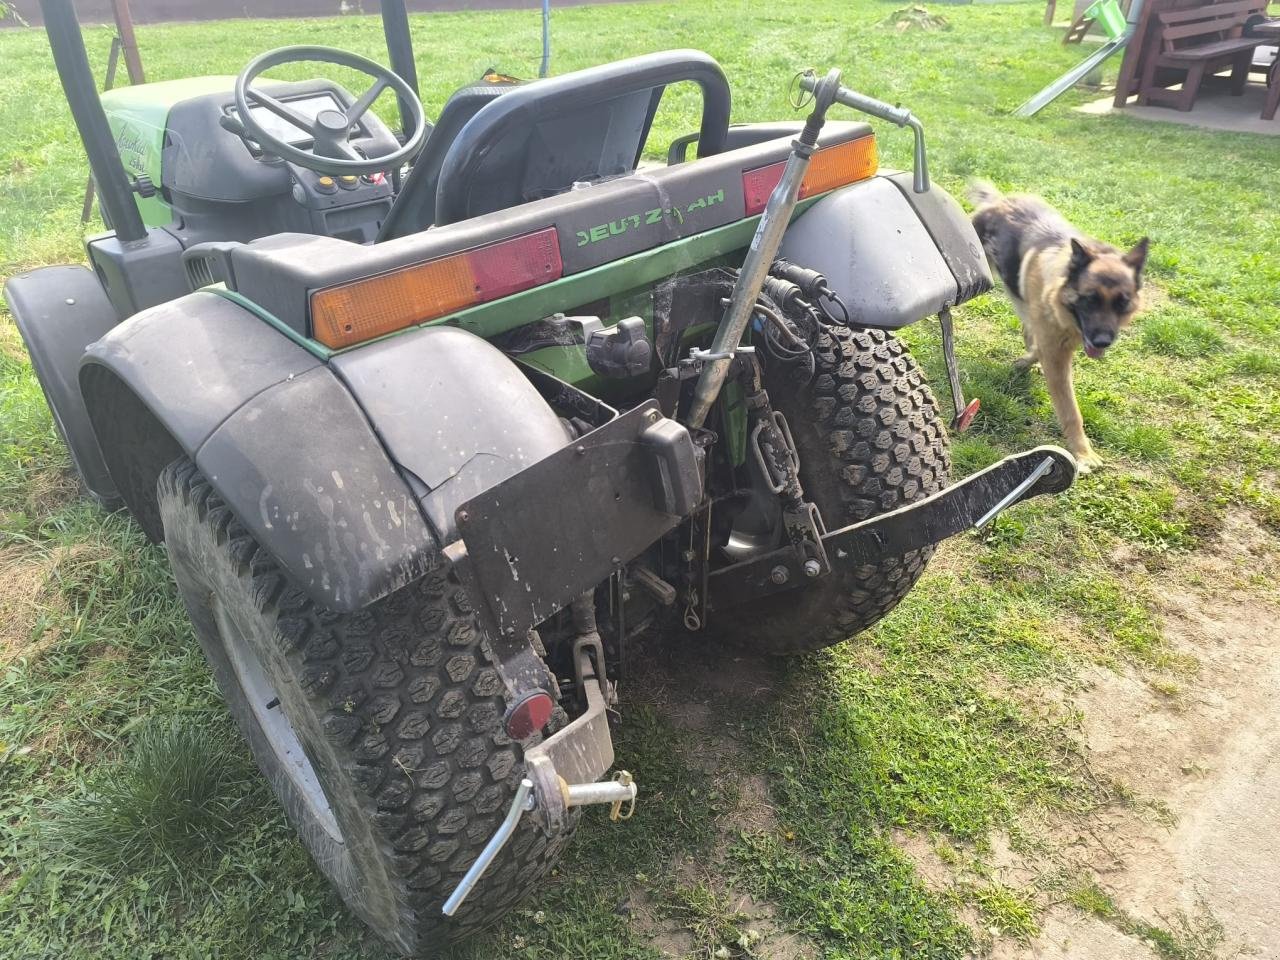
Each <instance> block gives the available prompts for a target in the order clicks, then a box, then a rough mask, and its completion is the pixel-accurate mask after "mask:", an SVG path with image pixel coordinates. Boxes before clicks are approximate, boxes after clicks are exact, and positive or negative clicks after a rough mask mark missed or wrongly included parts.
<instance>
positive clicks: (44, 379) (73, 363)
mask: <svg viewBox="0 0 1280 960" xmlns="http://www.w3.org/2000/svg"><path fill="white" fill-rule="evenodd" d="M4 294H5V299H6V300H8V302H9V309H10V311H11V312H12V313H13V320H14V323H15V324H17V327H18V332H19V333H21V334H22V340H23V342H24V343H25V344H26V345H27V352H28V353H29V354H30V355H31V366H32V368H34V370H35V374H36V379H37V380H39V381H40V387H41V389H43V390H44V395H45V399H46V400H47V401H48V402H49V409H50V411H51V412H52V413H53V419H54V422H55V423H56V424H57V426H58V430H59V431H60V432H61V434H62V438H63V440H65V441H66V444H67V449H68V451H69V452H70V454H71V461H72V463H74V464H75V467H76V470H77V471H79V473H80V477H81V479H83V480H84V485H85V486H86V487H87V488H88V489H89V492H90V493H91V494H93V496H94V497H96V498H97V499H98V500H99V501H101V502H102V504H103V505H104V506H107V507H115V506H118V505H119V503H120V497H119V494H118V493H117V492H116V488H115V484H114V483H113V482H112V480H111V476H110V474H109V473H108V472H107V466H106V464H105V463H104V462H103V459H102V452H101V451H100V450H99V449H98V441H97V438H96V437H95V436H94V432H93V424H92V423H91V422H90V420H89V412H88V411H87V410H86V409H85V404H84V398H83V397H82V396H81V395H80V385H79V383H77V381H76V374H77V371H78V370H79V368H80V358H81V357H82V356H84V350H85V347H86V346H88V345H89V344H90V343H92V342H93V341H95V340H97V339H98V338H99V337H101V336H103V335H104V334H106V333H107V332H108V331H109V330H110V329H111V328H112V327H114V326H115V325H116V323H117V322H118V317H117V316H116V311H115V308H114V307H112V306H111V301H110V300H108V299H107V295H106V293H105V292H104V291H103V289H102V285H101V284H100V283H98V278H97V277H96V276H94V274H93V271H91V270H89V269H88V268H86V267H83V266H80V265H79V264H74V265H66V266H57V267H42V268H41V269H39V270H32V271H29V272H27V273H20V274H17V275H16V276H13V277H10V278H9V281H8V283H6V284H5V286H4Z"/></svg>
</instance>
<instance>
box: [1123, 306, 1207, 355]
mask: <svg viewBox="0 0 1280 960" xmlns="http://www.w3.org/2000/svg"><path fill="white" fill-rule="evenodd" d="M1141 337H1142V343H1143V346H1145V347H1147V348H1148V349H1149V350H1151V351H1153V352H1155V353H1159V354H1163V355H1164V356H1166V357H1178V358H1179V359H1183V360H1191V359H1195V358H1197V357H1207V356H1209V355H1211V354H1214V353H1218V352H1220V351H1221V350H1223V349H1224V348H1225V347H1226V344H1227V341H1226V338H1224V337H1223V336H1222V334H1221V333H1220V332H1219V330H1218V327H1217V325H1216V324H1214V323H1212V322H1210V321H1208V320H1204V319H1202V318H1200V317H1196V316H1193V315H1191V314H1187V313H1184V312H1182V311H1176V310H1163V311H1161V312H1160V313H1157V314H1154V315H1152V316H1150V317H1147V318H1145V319H1144V320H1143V322H1142V333H1141Z"/></svg>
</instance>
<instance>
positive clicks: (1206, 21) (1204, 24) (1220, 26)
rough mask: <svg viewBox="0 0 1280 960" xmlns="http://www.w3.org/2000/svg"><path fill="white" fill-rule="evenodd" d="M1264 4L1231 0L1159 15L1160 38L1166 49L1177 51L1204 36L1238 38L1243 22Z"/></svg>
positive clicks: (1245, 0) (1251, 0)
mask: <svg viewBox="0 0 1280 960" xmlns="http://www.w3.org/2000/svg"><path fill="white" fill-rule="evenodd" d="M1263 2H1265V0H1232V2H1229V3H1213V4H1209V5H1207V6H1199V7H1187V8H1184V9H1180V10H1169V11H1164V12H1161V13H1160V14H1159V18H1160V23H1161V26H1162V27H1163V29H1162V30H1161V39H1162V40H1163V41H1164V46H1165V49H1166V50H1172V49H1176V48H1177V47H1178V46H1180V45H1182V44H1183V43H1186V42H1189V41H1194V40H1199V39H1203V38H1205V37H1210V38H1224V37H1226V36H1228V35H1231V36H1239V34H1240V32H1241V29H1242V28H1243V26H1244V22H1245V20H1246V19H1248V17H1249V15H1250V14H1251V13H1254V12H1256V11H1257V9H1258V6H1259V4H1260V3H1263Z"/></svg>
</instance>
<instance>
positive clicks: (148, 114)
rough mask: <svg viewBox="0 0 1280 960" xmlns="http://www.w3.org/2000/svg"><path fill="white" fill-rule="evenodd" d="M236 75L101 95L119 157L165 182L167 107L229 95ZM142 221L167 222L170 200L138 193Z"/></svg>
mask: <svg viewBox="0 0 1280 960" xmlns="http://www.w3.org/2000/svg"><path fill="white" fill-rule="evenodd" d="M235 82H236V78H235V77H227V76H213V77H190V78H188V79H186V80H166V81H163V82H161V83H143V84H139V85H137V86H134V87H117V88H116V89H114V90H108V91H106V92H105V93H103V95H102V109H103V111H104V112H105V113H106V115H107V123H108V124H109V125H110V127H111V133H112V135H113V136H114V137H115V141H116V149H117V150H118V151H119V152H120V161H121V162H122V163H123V164H124V168H125V170H126V171H128V173H129V175H130V177H133V178H137V177H147V178H148V179H150V181H151V182H152V183H153V184H155V186H156V188H157V189H158V188H159V187H160V186H161V185H162V184H163V183H164V179H163V157H164V151H165V147H166V145H167V141H166V135H167V133H168V129H169V112H170V111H171V110H172V109H173V107H174V106H175V105H177V104H179V103H183V102H184V101H187V100H191V99H193V98H195V97H202V96H207V95H209V94H215V95H217V94H221V95H223V96H225V97H226V98H227V99H230V98H231V90H232V88H233V87H234V86H235ZM138 210H139V212H140V213H141V214H142V222H143V223H145V224H146V225H147V226H149V227H159V226H164V225H165V224H167V223H169V221H170V220H171V219H172V214H171V213H170V210H169V205H168V204H167V203H165V202H164V200H162V199H161V197H160V195H159V194H157V195H156V196H154V197H139V198H138Z"/></svg>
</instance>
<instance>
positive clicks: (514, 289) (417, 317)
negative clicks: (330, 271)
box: [311, 227, 564, 349]
mask: <svg viewBox="0 0 1280 960" xmlns="http://www.w3.org/2000/svg"><path fill="white" fill-rule="evenodd" d="M563 273H564V264H563V263H562V262H561V260H560V241H559V240H558V239H557V237H556V229H555V227H547V228H546V229H545V230H539V231H537V232H536V233H529V234H525V235H524V236H522V237H513V238H511V239H510V240H501V241H499V242H498V243H491V244H489V245H488V246H484V247H477V248H476V249H474V250H468V251H466V252H465V253H455V254H451V255H450V256H447V257H441V258H440V259H438V260H428V261H427V262H426V263H418V264H414V265H413V266H411V267H402V268H401V269H399V270H393V271H392V272H390V273H384V274H382V275H381V276H376V277H368V278H366V279H363V280H354V281H352V282H351V283H344V284H343V285H342V286H340V287H328V288H326V289H324V290H317V291H316V292H315V293H313V294H311V330H312V336H313V337H315V339H316V340H319V341H320V342H321V343H323V344H324V345H325V346H326V347H332V348H334V349H341V348H342V347H349V346H351V345H352V344H355V343H362V342H364V341H365V340H372V339H373V338H374V337H381V336H383V335H384V334H388V333H393V332H394V331H396V330H402V329H404V328H405V327H410V326H413V325H414V324H415V323H424V322H425V321H427V320H434V319H435V318H437V317H443V316H446V315H448V314H450V313H455V312H456V311H458V310H461V309H463V308H464V307H470V306H474V305H475V304H478V303H487V302H488V301H490V300H497V299H499V298H501V297H506V296H510V295H511V294H513V293H519V292H520V291H521V290H528V289H530V288H531V287H536V286H539V285H540V284H543V283H550V282H551V281H552V280H559V279H560V277H561V275H562V274H563Z"/></svg>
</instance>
